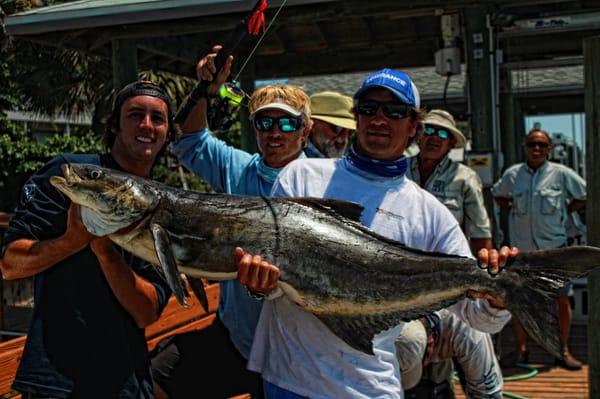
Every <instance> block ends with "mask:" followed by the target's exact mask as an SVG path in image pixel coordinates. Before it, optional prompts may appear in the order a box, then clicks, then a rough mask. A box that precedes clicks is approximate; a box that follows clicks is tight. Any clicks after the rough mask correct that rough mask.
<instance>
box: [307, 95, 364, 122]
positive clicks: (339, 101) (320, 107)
mask: <svg viewBox="0 0 600 399" xmlns="http://www.w3.org/2000/svg"><path fill="white" fill-rule="evenodd" d="M352 106H353V103H352V98H350V97H348V96H344V95H342V94H340V93H337V92H334V91H323V92H320V93H315V94H313V95H312V96H310V112H311V114H312V115H311V118H312V119H318V120H321V121H325V122H327V123H331V124H332V125H336V126H341V127H343V128H346V129H350V130H356V120H355V119H354V114H353V113H352Z"/></svg>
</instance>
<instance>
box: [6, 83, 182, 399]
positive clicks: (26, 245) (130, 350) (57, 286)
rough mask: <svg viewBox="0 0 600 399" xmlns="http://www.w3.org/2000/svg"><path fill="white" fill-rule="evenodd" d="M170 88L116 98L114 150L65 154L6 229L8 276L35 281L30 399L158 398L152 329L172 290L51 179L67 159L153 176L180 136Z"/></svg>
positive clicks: (27, 369) (28, 186)
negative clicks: (90, 222) (94, 226)
mask: <svg viewBox="0 0 600 399" xmlns="http://www.w3.org/2000/svg"><path fill="white" fill-rule="evenodd" d="M172 117H173V111H172V107H171V102H170V100H169V98H168V96H167V94H166V93H165V91H164V90H163V89H162V88H161V87H159V86H157V85H155V84H153V83H150V82H135V83H132V84H129V85H127V86H126V87H124V88H123V89H122V90H121V91H120V92H119V93H117V95H116V97H115V101H114V104H113V110H112V114H111V115H110V117H109V120H108V126H107V131H106V133H105V136H104V142H105V144H106V146H107V148H109V149H110V153H109V154H102V155H100V154H62V155H60V156H58V157H56V158H54V159H52V160H51V161H50V162H48V163H47V164H46V165H45V166H44V167H43V168H42V169H40V170H39V171H38V172H36V173H35V174H34V175H33V176H32V177H31V178H30V179H29V180H28V181H27V182H26V183H25V185H24V187H23V192H22V196H21V202H20V204H19V205H18V207H17V210H16V214H15V216H14V217H13V218H12V220H11V221H10V226H9V228H8V230H7V232H6V244H7V245H6V247H5V249H4V253H3V256H2V258H1V260H0V270H2V276H3V278H5V279H7V280H12V279H18V278H27V277H31V276H33V277H34V281H35V293H34V310H33V318H32V321H31V326H30V328H29V332H28V334H27V342H26V344H25V349H24V351H23V356H22V358H21V362H20V365H19V369H18V371H17V375H16V377H15V380H14V383H13V388H14V389H15V390H17V391H19V392H21V393H22V394H23V395H24V397H26V398H67V397H69V398H116V397H127V398H152V397H153V393H152V379H151V376H150V362H149V359H148V353H147V347H146V339H145V336H144V328H145V327H146V326H148V325H149V324H151V323H152V322H154V321H155V320H157V319H158V317H159V315H160V313H161V311H162V309H163V307H164V306H165V304H166V302H167V300H168V298H169V296H170V295H171V291H170V289H169V288H168V285H167V283H166V282H165V281H164V279H163V278H162V277H161V276H160V275H159V274H158V273H157V271H156V269H155V268H154V267H152V266H151V265H150V264H149V263H147V262H144V261H142V259H139V258H137V257H135V256H133V255H132V254H131V253H128V252H126V251H125V250H123V249H121V248H120V247H118V246H115V245H114V244H113V243H112V241H111V240H110V239H109V238H108V236H103V237H97V236H95V235H92V234H91V233H90V232H88V230H87V229H86V227H85V226H84V223H83V222H82V218H83V219H85V218H86V217H90V214H89V213H88V212H87V210H86V208H82V209H81V212H80V208H79V206H78V205H76V204H72V203H71V200H70V199H69V198H68V197H67V196H65V195H63V194H62V193H60V192H59V191H58V190H57V189H56V188H55V187H53V186H52V185H51V184H50V183H49V177H51V176H62V172H61V169H60V167H61V165H63V164H65V163H88V164H95V165H102V166H104V167H107V168H111V169H117V170H122V171H125V172H128V173H131V174H134V175H137V176H144V177H147V176H148V175H149V174H150V170H151V169H152V166H153V165H154V163H155V162H156V159H157V157H158V156H159V155H160V154H161V152H162V151H163V149H164V147H165V146H166V145H167V144H168V142H169V141H170V140H172V139H173V137H174V136H175V133H176V130H175V126H174V124H173V123H172Z"/></svg>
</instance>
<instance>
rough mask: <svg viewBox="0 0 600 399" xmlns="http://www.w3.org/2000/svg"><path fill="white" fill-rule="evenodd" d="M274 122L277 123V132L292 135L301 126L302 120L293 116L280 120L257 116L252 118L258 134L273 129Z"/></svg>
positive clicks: (283, 117)
mask: <svg viewBox="0 0 600 399" xmlns="http://www.w3.org/2000/svg"><path fill="white" fill-rule="evenodd" d="M275 122H277V126H278V127H279V131H280V132H283V133H294V132H295V131H296V130H298V129H300V126H302V119H300V118H297V117H295V116H282V117H280V118H273V117H272V116H257V117H256V118H254V128H255V129H256V130H258V131H259V132H270V131H271V130H273V128H274V127H275Z"/></svg>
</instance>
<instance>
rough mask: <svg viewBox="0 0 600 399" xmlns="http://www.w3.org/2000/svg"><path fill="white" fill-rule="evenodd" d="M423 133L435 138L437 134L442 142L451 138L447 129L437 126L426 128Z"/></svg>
mask: <svg viewBox="0 0 600 399" xmlns="http://www.w3.org/2000/svg"><path fill="white" fill-rule="evenodd" d="M423 133H425V136H433V135H436V134H437V136H438V137H439V138H441V139H442V140H448V138H449V137H450V132H448V131H447V130H446V129H441V128H439V127H435V126H425V129H423Z"/></svg>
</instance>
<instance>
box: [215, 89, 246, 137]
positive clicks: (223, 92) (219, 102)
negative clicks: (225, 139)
mask: <svg viewBox="0 0 600 399" xmlns="http://www.w3.org/2000/svg"><path fill="white" fill-rule="evenodd" d="M244 97H246V93H245V92H244V91H243V90H242V89H241V88H240V87H239V86H238V84H237V82H235V81H234V82H227V83H224V84H222V85H221V87H220V88H219V91H218V92H217V95H216V96H214V97H211V98H209V107H208V115H207V118H208V127H209V128H210V130H211V131H213V132H216V133H223V132H226V131H228V130H229V129H230V128H231V125H232V124H233V113H234V112H235V111H236V110H237V109H238V108H239V107H240V105H242V101H243V100H244Z"/></svg>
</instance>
